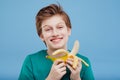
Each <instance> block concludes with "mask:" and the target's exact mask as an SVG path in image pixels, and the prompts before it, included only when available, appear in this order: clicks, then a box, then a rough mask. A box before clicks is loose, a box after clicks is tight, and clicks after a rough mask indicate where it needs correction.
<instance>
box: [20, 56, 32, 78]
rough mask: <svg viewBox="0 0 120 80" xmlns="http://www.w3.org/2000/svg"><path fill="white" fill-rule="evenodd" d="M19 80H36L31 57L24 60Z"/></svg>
mask: <svg viewBox="0 0 120 80" xmlns="http://www.w3.org/2000/svg"><path fill="white" fill-rule="evenodd" d="M18 80H34V77H33V69H32V63H31V59H30V55H29V56H27V57H26V58H25V60H24V63H23V65H22V69H21V72H20V75H19V78H18Z"/></svg>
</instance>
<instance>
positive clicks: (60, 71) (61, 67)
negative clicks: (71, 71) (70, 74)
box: [46, 60, 66, 80]
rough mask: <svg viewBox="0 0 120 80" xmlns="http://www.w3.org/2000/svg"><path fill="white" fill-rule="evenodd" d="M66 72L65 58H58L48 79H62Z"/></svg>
mask: <svg viewBox="0 0 120 80" xmlns="http://www.w3.org/2000/svg"><path fill="white" fill-rule="evenodd" d="M65 74H66V65H65V63H64V61H63V60H56V61H55V62H54V63H53V65H52V68H51V71H50V73H49V75H48V77H47V79H46V80H60V79H61V78H62V77H63V76H64V75H65Z"/></svg>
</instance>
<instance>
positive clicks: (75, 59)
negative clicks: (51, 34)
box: [46, 40, 89, 69]
mask: <svg viewBox="0 0 120 80" xmlns="http://www.w3.org/2000/svg"><path fill="white" fill-rule="evenodd" d="M78 50H79V41H78V40H76V41H75V43H74V46H73V49H72V51H71V52H70V53H69V52H68V51H67V50H64V49H58V50H56V51H55V52H53V54H52V55H53V56H55V55H59V54H63V55H61V56H58V57H51V56H46V58H48V59H51V60H52V61H55V60H58V59H61V60H63V61H65V62H66V61H67V59H68V58H72V59H73V64H72V67H73V69H76V67H77V65H78V62H79V60H80V61H81V62H83V63H84V64H85V65H86V66H87V67H88V66H89V64H87V63H86V62H85V61H84V60H83V59H82V58H79V57H77V56H76V54H77V53H78Z"/></svg>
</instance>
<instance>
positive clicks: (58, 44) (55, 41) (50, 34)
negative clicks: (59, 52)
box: [40, 15, 71, 50]
mask: <svg viewBox="0 0 120 80" xmlns="http://www.w3.org/2000/svg"><path fill="white" fill-rule="evenodd" d="M70 34H71V29H70V28H68V27H67V26H66V24H65V22H64V20H63V19H62V17H61V16H59V15H55V16H53V17H50V18H48V19H46V20H44V21H43V22H42V34H41V35H40V38H41V39H42V40H43V41H45V43H46V45H47V48H48V49H52V50H55V49H60V48H64V49H66V47H67V46H66V44H67V41H68V37H69V35H70Z"/></svg>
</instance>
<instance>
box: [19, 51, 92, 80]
mask: <svg viewBox="0 0 120 80" xmlns="http://www.w3.org/2000/svg"><path fill="white" fill-rule="evenodd" d="M46 56H47V50H41V51H39V52H36V53H34V54H30V55H28V56H27V57H26V59H25V61H24V63H23V66H22V69H21V72H20V75H19V79H18V80H45V79H46V78H47V76H48V74H49V72H50V70H51V67H52V64H53V62H52V61H51V60H50V59H47V58H46ZM77 56H78V57H80V58H82V59H83V60H85V61H86V62H87V63H88V64H89V67H87V66H85V65H84V64H83V63H82V70H81V72H80V77H81V80H94V76H93V72H92V69H91V64H90V61H89V60H88V58H86V57H84V56H82V55H80V54H77ZM61 80H70V70H69V69H68V68H67V73H66V74H65V75H64V76H63V77H62V79H61Z"/></svg>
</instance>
